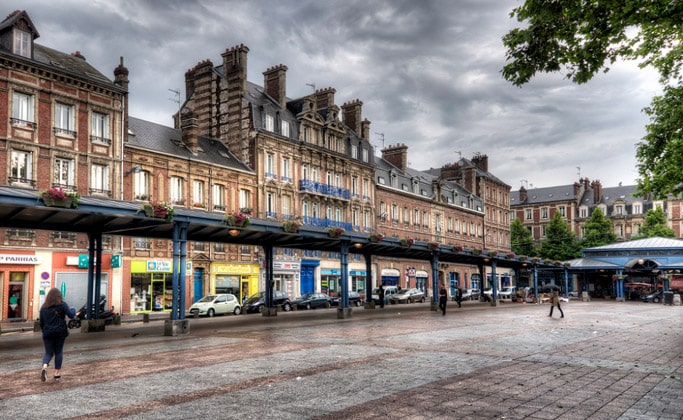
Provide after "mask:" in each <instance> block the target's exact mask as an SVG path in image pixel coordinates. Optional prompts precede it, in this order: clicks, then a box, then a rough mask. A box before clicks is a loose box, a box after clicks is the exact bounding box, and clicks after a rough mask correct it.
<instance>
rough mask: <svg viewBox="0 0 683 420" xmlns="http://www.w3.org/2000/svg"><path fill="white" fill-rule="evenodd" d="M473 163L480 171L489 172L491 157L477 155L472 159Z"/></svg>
mask: <svg viewBox="0 0 683 420" xmlns="http://www.w3.org/2000/svg"><path fill="white" fill-rule="evenodd" d="M472 163H474V164H475V166H476V167H477V168H478V169H480V170H482V171H484V172H488V171H489V157H488V156H486V155H482V154H476V155H475V156H474V157H473V158H472Z"/></svg>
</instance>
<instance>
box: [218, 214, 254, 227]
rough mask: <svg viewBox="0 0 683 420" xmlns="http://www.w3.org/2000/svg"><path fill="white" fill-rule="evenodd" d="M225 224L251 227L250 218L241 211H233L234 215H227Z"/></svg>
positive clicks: (224, 220) (224, 219)
mask: <svg viewBox="0 0 683 420" xmlns="http://www.w3.org/2000/svg"><path fill="white" fill-rule="evenodd" d="M223 223H225V224H226V225H228V226H235V227H245V226H249V224H250V223H251V222H250V221H249V216H248V215H247V214H246V213H244V212H241V211H233V212H232V213H227V214H226V215H225V217H224V218H223Z"/></svg>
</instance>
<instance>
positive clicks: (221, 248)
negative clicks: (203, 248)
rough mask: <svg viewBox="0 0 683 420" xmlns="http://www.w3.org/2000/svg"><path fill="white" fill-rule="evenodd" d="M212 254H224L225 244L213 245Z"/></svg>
mask: <svg viewBox="0 0 683 420" xmlns="http://www.w3.org/2000/svg"><path fill="white" fill-rule="evenodd" d="M213 251H214V252H225V244H224V243H222V242H216V243H214V244H213Z"/></svg>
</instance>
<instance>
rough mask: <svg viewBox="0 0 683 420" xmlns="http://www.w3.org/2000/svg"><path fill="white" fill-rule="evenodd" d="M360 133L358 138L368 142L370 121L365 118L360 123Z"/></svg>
mask: <svg viewBox="0 0 683 420" xmlns="http://www.w3.org/2000/svg"><path fill="white" fill-rule="evenodd" d="M360 127H361V131H362V133H361V134H360V138H362V139H363V140H366V141H370V120H368V119H367V118H366V119H364V120H363V122H362V123H360Z"/></svg>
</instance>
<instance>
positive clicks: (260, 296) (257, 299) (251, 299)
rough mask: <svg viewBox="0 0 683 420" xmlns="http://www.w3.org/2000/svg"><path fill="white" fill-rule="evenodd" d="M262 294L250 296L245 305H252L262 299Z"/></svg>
mask: <svg viewBox="0 0 683 420" xmlns="http://www.w3.org/2000/svg"><path fill="white" fill-rule="evenodd" d="M263 295H264V292H258V293H256V294H255V295H251V297H250V298H249V299H247V302H246V303H254V302H258V301H259V300H261V299H263Z"/></svg>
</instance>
